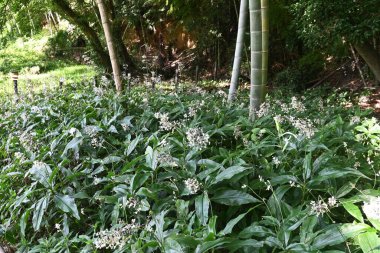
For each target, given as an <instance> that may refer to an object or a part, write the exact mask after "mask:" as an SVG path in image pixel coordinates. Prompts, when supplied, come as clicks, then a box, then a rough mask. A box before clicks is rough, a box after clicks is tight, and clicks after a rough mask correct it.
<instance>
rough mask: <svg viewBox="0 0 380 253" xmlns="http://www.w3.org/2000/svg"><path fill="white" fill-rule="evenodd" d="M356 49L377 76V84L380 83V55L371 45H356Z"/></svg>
mask: <svg viewBox="0 0 380 253" xmlns="http://www.w3.org/2000/svg"><path fill="white" fill-rule="evenodd" d="M354 47H355V49H356V50H357V51H358V53H359V54H360V56H361V57H363V59H364V61H365V62H366V63H367V65H368V67H369V68H370V69H371V71H372V72H373V74H374V75H375V78H376V80H377V82H380V54H379V53H378V52H377V51H376V49H374V48H373V46H371V44H369V43H364V44H356V45H355V46H354Z"/></svg>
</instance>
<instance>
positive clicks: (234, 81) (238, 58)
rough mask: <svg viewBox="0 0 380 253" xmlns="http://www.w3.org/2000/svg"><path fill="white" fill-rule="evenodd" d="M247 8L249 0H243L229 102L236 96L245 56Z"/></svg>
mask: <svg viewBox="0 0 380 253" xmlns="http://www.w3.org/2000/svg"><path fill="white" fill-rule="evenodd" d="M247 9H248V0H241V2H240V11H239V25H238V34H237V39H236V49H235V58H234V65H233V68H232V76H231V83H230V90H229V93H228V102H232V101H233V100H234V99H235V97H236V92H237V86H238V82H239V73H240V66H241V60H242V58H243V57H242V56H243V48H244V33H245V28H246V20H247Z"/></svg>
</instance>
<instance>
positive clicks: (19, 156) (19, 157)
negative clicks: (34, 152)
mask: <svg viewBox="0 0 380 253" xmlns="http://www.w3.org/2000/svg"><path fill="white" fill-rule="evenodd" d="M14 157H15V159H17V160H19V161H20V163H24V162H25V161H26V157H25V155H24V154H23V153H21V152H16V153H14Z"/></svg>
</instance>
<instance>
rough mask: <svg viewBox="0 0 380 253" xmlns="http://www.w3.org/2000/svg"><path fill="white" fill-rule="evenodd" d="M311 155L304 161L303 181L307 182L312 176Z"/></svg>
mask: <svg viewBox="0 0 380 253" xmlns="http://www.w3.org/2000/svg"><path fill="white" fill-rule="evenodd" d="M311 167H312V165H311V153H308V154H307V155H306V157H305V158H304V161H303V179H304V180H305V181H306V180H307V179H309V178H310V176H311Z"/></svg>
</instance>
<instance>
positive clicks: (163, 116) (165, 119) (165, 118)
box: [154, 112, 176, 131]
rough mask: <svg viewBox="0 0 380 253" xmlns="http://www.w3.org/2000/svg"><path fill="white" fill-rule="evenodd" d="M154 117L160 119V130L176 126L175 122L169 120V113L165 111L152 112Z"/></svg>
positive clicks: (171, 128)
mask: <svg viewBox="0 0 380 253" xmlns="http://www.w3.org/2000/svg"><path fill="white" fill-rule="evenodd" d="M154 117H155V118H156V119H159V120H160V130H163V131H171V130H173V129H174V127H175V126H176V123H175V122H174V123H173V122H170V120H169V115H168V114H167V113H160V112H156V113H155V114H154Z"/></svg>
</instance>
